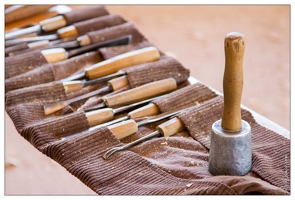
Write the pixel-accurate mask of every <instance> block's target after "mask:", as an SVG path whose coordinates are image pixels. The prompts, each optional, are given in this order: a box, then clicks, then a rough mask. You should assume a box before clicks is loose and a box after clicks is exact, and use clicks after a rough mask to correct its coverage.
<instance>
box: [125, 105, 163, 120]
mask: <svg viewBox="0 0 295 200" xmlns="http://www.w3.org/2000/svg"><path fill="white" fill-rule="evenodd" d="M158 114H160V110H159V108H158V106H157V105H156V104H154V103H149V104H148V105H145V106H143V107H141V108H138V109H136V110H133V111H131V112H129V113H128V117H129V118H130V119H135V118H140V117H146V116H154V115H158Z"/></svg>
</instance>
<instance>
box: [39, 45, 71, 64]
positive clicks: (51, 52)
mask: <svg viewBox="0 0 295 200" xmlns="http://www.w3.org/2000/svg"><path fill="white" fill-rule="evenodd" d="M41 53H42V55H43V56H44V57H45V59H46V60H47V62H48V63H56V62H60V61H63V60H66V59H67V58H68V53H67V52H66V50H65V49H64V48H52V49H45V50H42V51H41Z"/></svg>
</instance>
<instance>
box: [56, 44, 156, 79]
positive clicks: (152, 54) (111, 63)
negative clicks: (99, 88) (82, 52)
mask: <svg viewBox="0 0 295 200" xmlns="http://www.w3.org/2000/svg"><path fill="white" fill-rule="evenodd" d="M159 59H160V52H159V51H158V49H157V48H156V47H153V46H151V47H145V48H142V49H137V50H134V51H130V52H127V53H124V54H121V55H118V56H115V57H112V58H110V59H107V60H104V61H102V62H99V63H97V64H94V65H91V66H89V67H86V68H85V69H84V71H83V72H82V73H79V74H76V75H72V76H70V77H68V78H65V79H62V80H61V81H63V82H66V81H72V80H78V79H83V78H86V79H90V80H91V79H95V78H99V77H103V76H107V75H110V74H113V73H116V72H118V71H119V70H121V69H124V68H127V67H131V66H134V65H139V64H143V63H147V62H154V61H157V60H159Z"/></svg>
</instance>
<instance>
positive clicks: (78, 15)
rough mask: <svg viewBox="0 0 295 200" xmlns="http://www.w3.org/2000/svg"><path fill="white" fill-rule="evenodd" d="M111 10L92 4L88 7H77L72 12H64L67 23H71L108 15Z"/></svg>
mask: <svg viewBox="0 0 295 200" xmlns="http://www.w3.org/2000/svg"><path fill="white" fill-rule="evenodd" d="M108 14H109V12H108V11H107V10H106V9H105V7H104V6H100V5H92V6H88V7H86V8H81V9H75V10H73V11H71V12H68V13H64V14H62V15H63V16H64V17H65V19H66V21H67V25H71V24H73V23H76V22H80V21H84V20H87V19H92V18H95V17H100V16H104V15H108Z"/></svg>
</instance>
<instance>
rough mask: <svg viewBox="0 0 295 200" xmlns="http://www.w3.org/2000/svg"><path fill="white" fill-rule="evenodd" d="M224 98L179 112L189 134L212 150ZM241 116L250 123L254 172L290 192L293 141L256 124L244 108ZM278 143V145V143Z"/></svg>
mask: <svg viewBox="0 0 295 200" xmlns="http://www.w3.org/2000/svg"><path fill="white" fill-rule="evenodd" d="M222 111H223V98H216V99H214V100H212V101H211V102H210V101H209V102H206V103H205V104H204V105H203V106H202V108H197V107H196V108H194V109H191V110H188V111H186V112H184V113H182V114H180V115H179V118H180V119H181V120H182V122H183V123H184V124H185V126H186V127H187V129H188V130H189V133H190V135H191V136H192V137H193V138H195V139H196V140H197V141H199V142H200V143H201V144H202V145H204V146H205V147H206V148H207V149H210V134H211V127H212V124H213V123H214V122H215V121H217V120H219V119H221V116H222ZM242 119H244V120H245V121H247V122H248V123H249V124H250V126H251V132H252V137H251V138H252V156H253V158H252V160H253V163H252V165H253V166H252V170H251V171H252V172H255V173H256V174H258V175H259V176H260V177H261V178H262V179H263V180H266V181H267V182H269V183H271V184H272V185H275V186H277V187H280V188H281V189H283V190H286V191H288V192H290V159H289V158H290V140H288V139H286V138H284V137H283V136H281V135H279V134H277V133H275V132H273V131H271V130H268V129H266V128H264V127H262V126H260V125H259V124H257V123H256V122H255V120H254V118H253V117H252V115H251V113H250V112H248V111H246V110H243V109H242ZM278 143H279V145H278Z"/></svg>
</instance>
